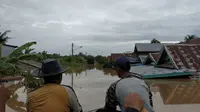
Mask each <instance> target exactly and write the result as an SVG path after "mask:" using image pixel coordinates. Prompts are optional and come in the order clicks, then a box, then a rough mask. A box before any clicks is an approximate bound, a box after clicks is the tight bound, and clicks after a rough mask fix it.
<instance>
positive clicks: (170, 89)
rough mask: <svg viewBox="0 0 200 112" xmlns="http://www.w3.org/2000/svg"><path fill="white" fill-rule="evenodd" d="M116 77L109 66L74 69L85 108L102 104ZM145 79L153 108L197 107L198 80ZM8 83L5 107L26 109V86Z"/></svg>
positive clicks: (189, 111)
mask: <svg viewBox="0 0 200 112" xmlns="http://www.w3.org/2000/svg"><path fill="white" fill-rule="evenodd" d="M116 80H118V77H116V76H115V72H113V71H111V70H109V69H101V68H97V69H95V68H90V69H89V70H87V71H83V72H81V73H80V74H76V73H74V89H75V91H76V93H77V95H78V98H79V100H80V103H81V104H82V106H83V109H84V111H88V110H93V109H96V108H99V107H102V106H103V105H104V99H105V92H106V89H107V88H108V87H109V85H110V84H111V83H113V82H114V81H116ZM147 82H148V83H149V85H151V90H152V93H153V100H154V109H155V111H156V112H199V111H200V82H198V81H192V80H190V79H167V80H161V79H157V80H147ZM62 84H65V85H70V84H71V76H70V75H63V81H62ZM7 85H8V86H9V89H10V90H11V91H12V96H11V98H10V99H9V100H8V102H7V106H8V108H7V111H9V112H11V111H12V110H15V111H17V112H25V111H26V109H25V102H26V93H27V90H26V89H25V87H24V86H22V85H21V84H20V83H18V82H9V83H7ZM91 102H92V103H91Z"/></svg>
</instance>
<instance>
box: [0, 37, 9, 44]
mask: <svg viewBox="0 0 200 112" xmlns="http://www.w3.org/2000/svg"><path fill="white" fill-rule="evenodd" d="M8 39H11V38H10V37H5V38H1V39H0V44H4V43H6V42H7V41H8Z"/></svg>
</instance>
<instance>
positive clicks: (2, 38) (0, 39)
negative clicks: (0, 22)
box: [0, 30, 11, 44]
mask: <svg viewBox="0 0 200 112" xmlns="http://www.w3.org/2000/svg"><path fill="white" fill-rule="evenodd" d="M9 32H11V30H7V31H5V32H4V33H1V32H0V44H5V43H6V42H7V41H8V39H10V37H8V36H7V33H9Z"/></svg>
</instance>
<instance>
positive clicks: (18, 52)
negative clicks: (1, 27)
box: [9, 42, 37, 57]
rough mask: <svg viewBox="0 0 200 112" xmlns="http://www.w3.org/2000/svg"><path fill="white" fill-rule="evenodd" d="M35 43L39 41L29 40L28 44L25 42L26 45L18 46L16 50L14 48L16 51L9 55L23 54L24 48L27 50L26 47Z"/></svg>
mask: <svg viewBox="0 0 200 112" xmlns="http://www.w3.org/2000/svg"><path fill="white" fill-rule="evenodd" d="M35 44H37V43H36V42H28V43H26V44H24V45H22V46H20V47H18V48H17V49H16V50H14V51H13V52H12V53H11V54H10V55H9V57H18V56H20V55H22V54H23V53H22V52H23V50H25V49H27V48H29V47H31V46H32V45H35Z"/></svg>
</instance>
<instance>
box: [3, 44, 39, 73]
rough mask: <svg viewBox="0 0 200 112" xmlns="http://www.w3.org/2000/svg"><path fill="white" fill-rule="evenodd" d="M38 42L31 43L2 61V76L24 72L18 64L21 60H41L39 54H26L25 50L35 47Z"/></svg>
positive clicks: (19, 48)
mask: <svg viewBox="0 0 200 112" xmlns="http://www.w3.org/2000/svg"><path fill="white" fill-rule="evenodd" d="M35 44H36V42H29V43H26V44H24V45H22V46H20V47H18V48H17V49H16V50H15V51H13V52H12V53H11V54H10V55H9V56H7V57H2V58H1V59H0V74H1V75H2V74H4V75H14V74H19V73H20V72H22V71H21V70H20V68H18V66H17V64H18V62H19V61H20V60H36V59H38V58H40V56H38V55H37V54H25V50H26V49H27V48H30V47H31V46H32V45H35Z"/></svg>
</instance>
